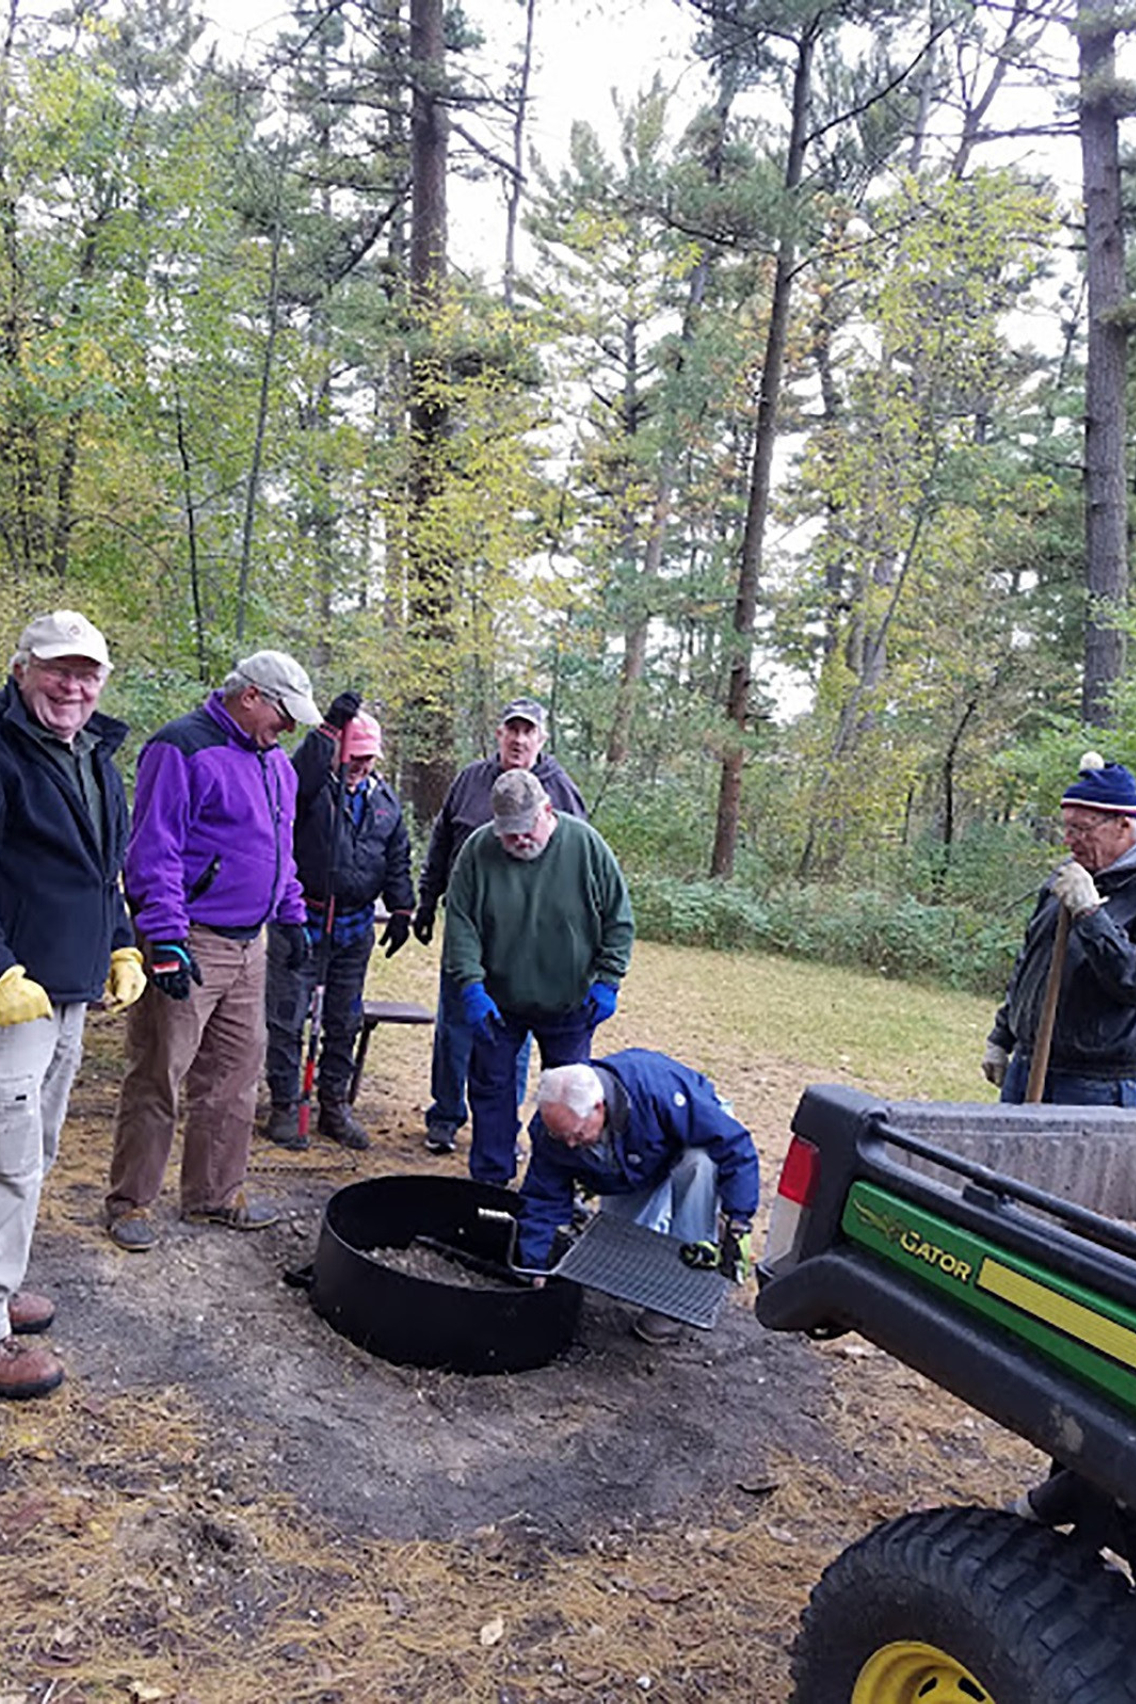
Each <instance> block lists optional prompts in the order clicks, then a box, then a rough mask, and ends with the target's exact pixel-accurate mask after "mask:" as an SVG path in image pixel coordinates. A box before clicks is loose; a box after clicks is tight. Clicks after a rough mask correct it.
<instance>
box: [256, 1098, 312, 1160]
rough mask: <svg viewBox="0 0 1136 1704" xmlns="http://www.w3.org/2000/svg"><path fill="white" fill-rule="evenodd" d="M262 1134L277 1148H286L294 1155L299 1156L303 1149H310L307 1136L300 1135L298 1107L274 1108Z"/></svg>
mask: <svg viewBox="0 0 1136 1704" xmlns="http://www.w3.org/2000/svg"><path fill="white" fill-rule="evenodd" d="M264 1134H265V1136H266V1137H267V1139H268V1140H269V1141H270V1142H275V1143H276V1146H277V1147H278V1148H288V1149H290V1150H291V1152H292V1153H294V1154H301V1153H303V1151H304V1149H305V1148H310V1147H311V1142H310V1141H309V1140H308V1138H307V1136H306V1135H305V1136H301V1135H300V1109H299V1107H298V1106H274V1107H273V1108H272V1111H271V1112H270V1113H269V1115H268V1121H267V1123H266V1124H265V1126H264Z"/></svg>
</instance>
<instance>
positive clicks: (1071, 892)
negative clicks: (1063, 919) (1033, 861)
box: [1053, 862, 1104, 917]
mask: <svg viewBox="0 0 1136 1704" xmlns="http://www.w3.org/2000/svg"><path fill="white" fill-rule="evenodd" d="M1053 892H1054V893H1055V894H1056V895H1057V898H1058V899H1059V900H1060V901H1061V903H1062V905H1063V906H1064V907H1065V909H1066V911H1067V912H1068V913H1069V915H1070V917H1083V916H1084V915H1085V912H1086V911H1095V910H1096V909H1097V907H1098V906H1099V905H1103V904H1104V901H1103V900H1102V899H1101V896H1100V894H1099V893H1098V892H1097V884H1096V882H1094V880H1093V878H1092V876H1090V874H1089V872H1088V871H1087V870H1086V869H1085V867H1084V865H1083V864H1077V863H1074V862H1070V863H1068V864H1062V866H1061V868H1060V869H1059V870H1058V872H1057V874H1056V875H1055V876H1054V878H1053Z"/></svg>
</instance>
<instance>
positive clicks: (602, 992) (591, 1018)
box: [584, 982, 619, 1029]
mask: <svg viewBox="0 0 1136 1704" xmlns="http://www.w3.org/2000/svg"><path fill="white" fill-rule="evenodd" d="M618 999H619V989H618V988H616V987H615V985H614V984H613V983H611V982H593V983H592V986H591V987H590V988H589V989H588V997H587V999H586V1000H585V1001H584V1016H585V1017H586V1018H587V1020H588V1022H589V1023H590V1024H591V1026H592V1028H593V1029H595V1027H596V1025H597V1024H602V1023H606V1022H607V1020H608V1018H610V1017H613V1016H614V1014H615V1002H616V1001H617V1000H618Z"/></svg>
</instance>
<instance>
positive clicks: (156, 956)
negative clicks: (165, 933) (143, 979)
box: [150, 941, 202, 1000]
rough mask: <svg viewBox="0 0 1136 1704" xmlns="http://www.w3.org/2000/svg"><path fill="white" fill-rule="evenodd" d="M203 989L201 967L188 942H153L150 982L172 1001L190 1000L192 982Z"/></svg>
mask: <svg viewBox="0 0 1136 1704" xmlns="http://www.w3.org/2000/svg"><path fill="white" fill-rule="evenodd" d="M191 979H192V981H194V982H196V984H197V986H198V987H199V988H200V987H201V980H202V979H201V966H200V965H199V964H198V962H197V960H196V959H195V958H194V956H193V954H192V953H191V952H190V950H189V942H188V941H151V943H150V981H151V982H152V983H153V984H154V987H155V988H156V989H158V991H159V993H162V994H168V995H169V997H170V999H171V1000H188V999H189V984H190V981H191Z"/></svg>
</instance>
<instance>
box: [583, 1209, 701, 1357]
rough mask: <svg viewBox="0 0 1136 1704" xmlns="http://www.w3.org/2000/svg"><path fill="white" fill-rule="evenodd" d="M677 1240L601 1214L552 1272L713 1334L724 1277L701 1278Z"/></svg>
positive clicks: (595, 1217)
mask: <svg viewBox="0 0 1136 1704" xmlns="http://www.w3.org/2000/svg"><path fill="white" fill-rule="evenodd" d="M681 1246H682V1245H681V1244H680V1242H679V1241H678V1239H677V1238H676V1237H667V1236H663V1235H661V1234H660V1233H659V1232H658V1231H649V1230H647V1229H646V1228H645V1227H644V1226H643V1225H636V1224H633V1223H632V1222H631V1220H629V1219H618V1218H616V1217H615V1215H614V1214H613V1213H597V1214H595V1216H594V1217H593V1218H592V1219H591V1220H590V1221H589V1222H588V1224H587V1225H586V1226H585V1227H584V1229H583V1230H582V1231H581V1232H580V1235H579V1236H578V1237H577V1238H576V1241H575V1242H574V1243H573V1244H572V1247H571V1248H570V1249H569V1250H568V1252H567V1254H565V1255H564V1256H563V1258H562V1259H561V1260H560V1261H558V1263H557V1265H556V1266H555V1267H554V1268H553V1270H554V1272H555V1273H556V1276H557V1277H558V1278H570V1279H571V1280H572V1282H573V1283H574V1284H582V1285H583V1286H584V1287H585V1289H589V1290H602V1291H603V1293H604V1294H605V1295H607V1296H616V1297H618V1299H619V1300H620V1301H622V1302H635V1303H636V1304H637V1305H638V1306H639V1307H642V1308H651V1309H653V1311H654V1312H655V1313H661V1314H666V1315H667V1316H668V1317H669V1318H670V1319H679V1320H681V1321H682V1322H683V1324H684V1325H696V1326H698V1327H699V1328H700V1329H701V1330H703V1331H709V1329H710V1327H711V1326H712V1325H714V1324H715V1322H716V1321H717V1318H718V1314H719V1312H720V1311H721V1307H722V1303H723V1302H724V1301H725V1299H726V1291H727V1290H728V1289H729V1287H730V1283H729V1280H728V1279H727V1278H723V1276H722V1274H721V1273H720V1272H705V1271H703V1272H700V1271H698V1270H697V1268H695V1267H693V1266H687V1265H686V1264H685V1263H684V1262H683V1261H682V1260H681V1259H680V1258H679V1252H678V1251H679V1249H680V1247H681Z"/></svg>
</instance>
